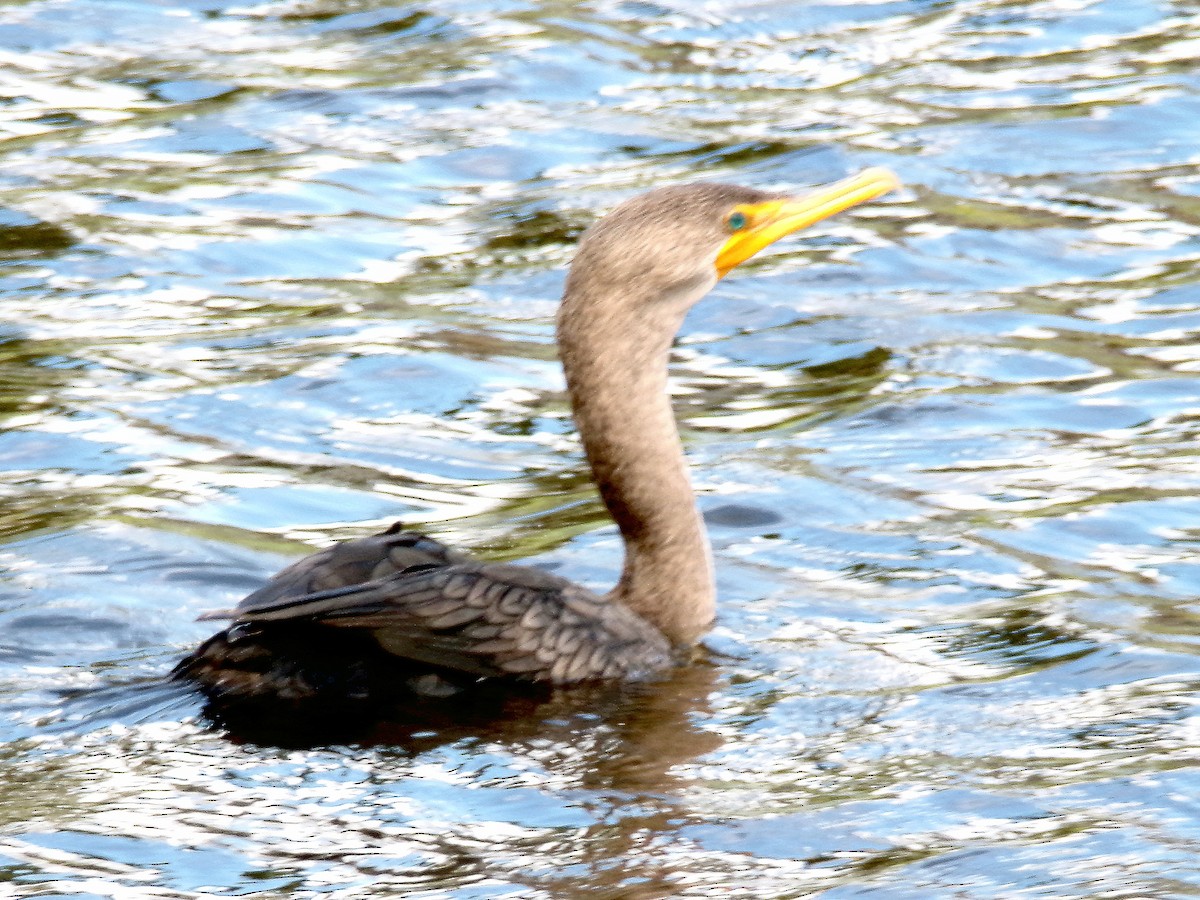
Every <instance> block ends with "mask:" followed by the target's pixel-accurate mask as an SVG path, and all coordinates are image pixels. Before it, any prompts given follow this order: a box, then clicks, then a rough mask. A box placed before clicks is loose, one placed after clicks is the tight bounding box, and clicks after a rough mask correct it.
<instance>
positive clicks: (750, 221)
mask: <svg viewBox="0 0 1200 900" xmlns="http://www.w3.org/2000/svg"><path fill="white" fill-rule="evenodd" d="M899 186H900V180H899V179H898V178H897V177H896V176H895V175H894V174H893V173H892V172H890V171H889V170H887V169H882V168H871V169H865V170H863V171H862V172H860V173H858V174H857V175H854V176H852V177H850V178H846V179H844V180H842V181H838V182H836V183H834V184H831V185H829V186H827V187H823V188H820V189H818V190H816V191H814V192H813V193H811V194H809V195H808V196H807V197H801V198H799V199H795V200H793V199H784V200H768V201H767V202H765V203H743V204H741V205H740V206H737V207H735V208H734V209H733V211H732V214H731V216H730V227H732V228H734V229H735V230H734V232H733V234H732V235H731V236H730V238H729V240H728V241H726V242H725V246H724V247H722V248H721V252H720V253H718V254H717V277H718V278H724V277H725V276H726V275H727V274H728V273H729V272H730V270H731V269H733V268H734V267H736V266H739V265H741V264H742V263H744V262H745V261H746V260H748V259H749V258H750V257H752V256H753V255H754V254H755V253H757V252H758V251H759V250H762V249H763V248H764V247H766V246H768V245H770V244H773V243H775V242H776V241H777V240H779V239H780V238H781V237H783V236H784V235H788V234H791V233H792V232H793V231H798V230H799V229H801V228H807V227H808V226H809V225H812V224H814V223H816V222H820V221H821V220H822V219H828V218H829V217H830V216H832V215H834V214H835V213H840V212H841V211H842V210H845V209H849V208H850V207H852V206H858V205H859V204H860V203H866V202H867V201H868V200H874V199H875V198H876V197H879V196H881V195H882V194H886V193H887V192H888V191H891V190H895V189H896V188H898V187H899Z"/></svg>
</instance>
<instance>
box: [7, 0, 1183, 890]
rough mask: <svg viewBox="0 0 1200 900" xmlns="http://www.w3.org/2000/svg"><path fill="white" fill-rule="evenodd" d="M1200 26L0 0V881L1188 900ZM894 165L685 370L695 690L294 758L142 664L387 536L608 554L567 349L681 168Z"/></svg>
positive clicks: (716, 8) (572, 560)
mask: <svg viewBox="0 0 1200 900" xmlns="http://www.w3.org/2000/svg"><path fill="white" fill-rule="evenodd" d="M1198 58H1200V3H1196V2H1195V0H1175V2H1168V0H1161V2H1151V0H1042V2H1036V0H1024V2H1023V0H963V2H953V0H943V2H931V0H892V2H877V3H850V2H835V0H830V2H828V3H824V4H800V3H784V2H757V3H755V2H737V0H730V2H726V3H721V4H699V3H684V2H675V0H661V2H625V3H620V2H607V0H597V2H590V3H555V2H546V3H524V2H501V3H479V2H469V0H461V2H453V0H447V2H431V3H422V4H399V5H389V4H386V3H382V2H372V0H360V2H346V0H336V2H335V0H309V2H303V0H293V2H264V3H255V2H249V3H233V2H228V0H190V2H187V0H184V2H161V3H159V2H152V0H124V2H120V3H113V2H109V0H92V2H86V0H30V2H19V3H16V2H14V3H5V4H3V5H2V6H0V89H2V90H0V96H2V97H3V103H2V104H0V133H2V134H3V141H2V142H0V153H2V155H3V165H2V166H0V265H2V267H3V273H4V279H3V295H2V302H3V310H4V315H3V324H0V416H2V418H3V425H2V429H3V430H2V431H0V467H2V468H3V472H4V477H3V480H2V481H0V496H2V497H3V503H2V505H0V538H2V540H3V542H4V543H3V545H0V568H2V573H3V574H2V575H0V896H10V895H11V896H16V897H72V898H78V897H84V898H92V897H102V898H197V897H210V896H234V895H236V896H246V897H331V898H332V897H338V898H352V897H353V898H358V897H398V896H405V897H430V898H456V900H457V898H494V897H511V898H560V897H562V898H571V897H608V898H635V900H637V898H658V897H722V898H731V897H752V898H760V897H802V896H812V895H820V896H822V897H827V898H839V900H844V898H852V897H887V898H913V900H917V898H929V897H955V898H998V897H1038V898H1057V897H1077V898H1083V897H1107V898H1147V897H1155V898H1157V897H1176V896H1200V864H1198V863H1197V858H1198V855H1200V800H1198V799H1197V797H1198V796H1200V777H1198V773H1200V766H1198V763H1200V759H1198V757H1200V725H1198V724H1197V723H1198V720H1197V718H1196V714H1195V705H1196V689H1197V687H1198V686H1200V660H1198V658H1197V651H1198V650H1200V605H1198V602H1197V599H1196V598H1197V597H1198V596H1200V567H1198V566H1197V563H1196V562H1195V560H1196V558H1197V549H1198V545H1200V444H1198V443H1197V437H1198V435H1200V379H1198V374H1197V373H1198V371H1200V343H1198V341H1197V336H1198V334H1200V168H1198V166H1197V163H1198V161H1200V73H1198V67H1197V59H1198ZM868 165H886V166H890V167H892V168H893V169H895V170H896V171H897V172H898V173H899V174H900V176H901V177H902V178H903V180H904V181H905V183H906V187H905V189H904V190H903V191H901V192H900V193H898V194H896V195H893V196H892V197H890V198H888V199H886V200H885V201H882V202H879V203H876V204H873V205H871V206H869V207H864V208H862V209H860V210H858V211H855V212H854V213H851V214H848V215H845V216H842V217H839V218H838V219H836V220H833V221H831V222H828V223H825V224H823V225H821V226H819V227H818V228H816V229H814V230H813V231H811V232H810V233H809V234H808V235H807V236H805V237H804V238H803V239H793V240H790V241H787V242H783V243H781V244H780V245H778V246H776V247H775V248H773V249H772V250H771V251H770V252H769V253H766V254H764V255H763V256H762V257H761V258H759V259H757V260H756V261H754V262H753V263H751V264H749V265H747V266H745V267H744V268H743V269H742V270H740V271H739V273H737V274H736V275H735V277H731V278H729V279H728V280H726V281H725V282H723V283H722V284H721V285H720V286H719V288H718V289H717V290H716V291H715V292H714V295H713V296H712V297H711V298H709V300H707V301H706V302H705V303H704V304H702V305H701V306H700V307H698V308H697V309H696V310H695V312H694V313H693V315H692V316H691V317H690V318H689V320H688V324H687V326H686V328H685V331H684V334H683V335H682V336H681V338H680V341H679V344H678V347H677V350H676V352H675V354H674V358H673V372H674V376H675V379H676V385H677V398H676V400H677V407H678V411H679V414H680V417H681V420H682V423H683V430H684V438H685V442H686V444H687V446H688V450H689V454H690V456H691V460H692V464H693V471H694V478H695V482H696V486H697V489H698V491H699V492H700V501H701V504H702V506H703V508H704V510H705V513H706V515H707V516H708V517H709V520H710V528H711V532H712V539H713V544H714V553H715V557H716V561H717V566H718V570H719V573H720V575H719V577H720V589H721V612H720V620H719V623H718V627H717V628H716V629H715V631H714V633H713V634H712V636H711V638H710V640H709V646H710V647H711V648H712V650H713V651H714V652H713V654H712V660H711V663H710V664H709V665H703V666H696V667H694V668H691V669H687V670H685V671H682V672H680V673H679V674H678V675H677V676H676V677H675V678H673V679H671V680H669V681H668V682H666V683H664V684H661V685H655V686H652V687H651V688H648V689H645V690H641V691H637V692H633V693H629V694H627V695H624V696H619V697H615V698H614V697H607V698H605V699H604V700H603V702H598V703H597V704H595V705H592V704H591V703H590V702H585V701H584V700H583V699H582V698H574V699H571V698H567V699H564V700H563V701H562V702H561V703H557V702H556V703H555V704H552V705H550V706H548V707H544V708H542V709H539V710H537V711H535V712H534V713H531V714H529V715H526V716H517V717H515V718H512V719H510V720H508V721H505V722H503V723H496V724H491V725H487V724H478V725H476V726H474V727H472V726H470V725H464V726H462V727H459V728H441V727H438V728H435V727H430V728H427V729H425V730H424V731H421V730H418V731H417V732H416V733H415V734H414V733H413V730H412V728H411V727H409V728H407V729H406V730H405V729H402V730H401V731H397V732H396V733H392V734H389V733H388V732H387V731H386V730H384V731H383V732H382V733H379V734H376V735H373V736H372V738H371V739H370V740H366V739H360V740H354V741H348V742H346V743H336V742H334V743H330V744H326V745H320V746H316V747H311V746H308V747H305V746H300V747H296V746H292V747H287V746H279V745H277V744H271V743H267V742H261V741H260V742H255V741H249V742H247V741H244V740H236V739H234V738H233V737H231V736H230V735H227V734H224V733H222V731H221V730H220V729H218V728H216V727H214V726H212V725H211V724H209V723H208V722H206V721H205V720H204V719H203V718H202V717H201V715H200V708H201V704H200V701H199V700H198V698H197V697H196V696H195V695H193V694H192V693H190V692H188V691H187V690H184V689H181V688H178V687H176V686H173V685H168V684H166V683H165V682H164V676H165V674H166V673H167V672H168V671H169V670H170V668H171V666H172V665H173V664H174V662H175V661H176V660H177V659H178V658H179V657H180V655H181V654H183V653H184V652H186V650H187V649H188V648H189V647H191V646H193V645H194V644H195V643H196V642H197V641H198V640H200V639H201V638H203V637H204V636H206V635H207V634H208V633H209V632H210V630H211V628H210V626H209V625H206V624H205V623H197V622H195V621H194V618H195V616H196V615H197V614H198V613H199V612H200V611H202V610H205V609H210V608H213V607H219V606H222V605H227V604H229V603H231V602H233V601H235V600H236V599H237V598H238V597H239V596H241V595H242V594H244V593H246V592H247V591H249V590H251V589H253V588H254V587H255V586H257V585H258V584H260V583H261V582H262V580H263V579H264V578H266V577H267V576H268V575H270V574H271V573H272V572H274V571H275V570H276V569H278V568H279V567H280V566H281V565H282V564H283V563H284V562H285V561H286V560H288V559H289V558H291V557H293V556H294V555H296V554H298V553H300V552H302V551H303V550H305V549H306V548H309V547H313V546H322V545H324V544H326V543H327V542H329V541H332V540H334V539H337V538H343V537H349V536H354V535H360V534H364V533H368V532H370V531H372V530H375V529H378V528H379V527H380V526H382V525H385V524H387V523H390V522H391V521H392V520H393V519H396V518H403V519H404V520H405V521H407V522H410V523H412V524H414V525H418V526H420V527H421V528H423V529H425V530H427V531H429V532H430V533H432V534H434V535H436V536H438V537H440V538H443V539H446V540H449V541H453V542H457V543H459V544H461V545H463V546H466V547H468V548H470V549H472V550H474V551H475V552H477V553H478V554H480V555H481V556H484V557H486V558H492V559H497V558H511V557H519V556H532V557H536V558H537V559H538V560H539V561H541V562H543V563H546V564H551V565H556V566H559V567H561V570H562V571H564V572H569V573H571V574H573V575H575V576H577V577H578V578H580V579H582V580H585V581H587V582H588V583H589V584H593V585H595V586H603V585H604V584H605V583H606V581H607V580H608V579H609V578H611V576H612V573H613V571H614V570H615V569H616V568H617V567H618V565H619V546H618V543H617V540H616V537H615V532H614V530H613V528H612V527H611V526H610V525H609V524H608V522H607V520H606V519H605V517H604V515H603V510H602V507H601V506H600V504H599V502H598V500H597V499H596V496H595V493H594V491H593V489H592V488H591V486H590V482H589V479H588V476H587V472H586V469H585V466H584V464H583V462H582V458H581V454H580V451H579V448H578V445H577V444H576V442H575V440H574V437H573V435H572V431H571V428H570V427H569V421H568V417H567V410H566V406H565V402H564V398H563V394H562V380H561V376H560V374H559V371H558V368H557V364H556V362H555V356H554V350H553V345H552V329H551V322H552V317H553V313H554V309H555V305H556V302H557V297H558V293H559V291H560V289H561V285H562V278H563V269H564V265H565V264H566V262H567V261H568V260H569V258H570V254H571V247H572V245H573V242H574V240H575V238H576V237H577V236H578V234H579V232H580V231H581V230H582V229H583V228H584V227H586V226H587V224H588V223H589V222H591V221H593V220H594V218H595V217H596V216H597V215H598V214H600V213H601V212H603V211H604V210H605V209H608V208H610V207H611V206H612V205H614V204H615V203H617V202H618V201H619V200H621V199H623V198H625V197H628V196H630V195H632V194H634V193H636V192H638V191H640V190H643V189H646V188H648V187H650V186H652V185H657V184H662V183H669V182H678V181H685V180H693V179H722V180H731V181H738V182H742V183H746V184H752V185H756V186H769V187H781V188H788V189H799V188H801V187H803V186H804V185H807V184H811V183H816V182H822V181H828V180H832V179H834V178H837V177H841V176H842V175H844V174H846V173H848V172H852V171H856V170H858V169H860V168H863V167H866V166H868Z"/></svg>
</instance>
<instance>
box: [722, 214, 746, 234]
mask: <svg viewBox="0 0 1200 900" xmlns="http://www.w3.org/2000/svg"><path fill="white" fill-rule="evenodd" d="M727 224H728V225H729V230H730V231H741V230H742V229H743V228H745V227H746V214H745V213H742V212H735V213H734V214H733V215H731V216H730V217H729V221H728V223H727Z"/></svg>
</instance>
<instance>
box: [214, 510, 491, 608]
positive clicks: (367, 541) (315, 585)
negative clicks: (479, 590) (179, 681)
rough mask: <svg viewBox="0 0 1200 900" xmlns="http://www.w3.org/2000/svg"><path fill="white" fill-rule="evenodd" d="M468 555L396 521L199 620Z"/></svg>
mask: <svg viewBox="0 0 1200 900" xmlns="http://www.w3.org/2000/svg"><path fill="white" fill-rule="evenodd" d="M469 559H470V557H469V556H467V555H466V554H465V553H460V552H458V551H455V550H451V549H450V548H449V547H447V546H446V545H445V544H442V543H440V542H438V541H435V540H433V539H432V538H428V537H425V535H423V534H418V533H417V532H415V531H405V530H404V526H403V524H402V523H400V522H397V523H395V524H394V525H392V527H391V528H389V529H388V530H387V531H384V532H381V533H380V534H374V535H371V536H370V537H365V538H358V539H356V540H352V541H342V542H341V543H338V544H334V545H333V546H332V547H327V548H325V549H324V550H318V551H317V552H316V553H310V554H309V555H308V556H304V557H301V558H300V559H298V560H296V561H295V562H294V563H292V564H291V565H290V566H288V567H286V568H285V569H283V570H282V571H281V572H279V573H278V574H277V575H275V577H274V578H272V579H271V580H270V581H268V582H267V583H266V584H264V585H263V586H262V587H261V588H259V589H258V590H257V591H255V592H254V593H252V594H250V595H249V596H247V597H245V598H244V599H243V600H242V601H241V602H240V603H239V604H238V605H237V608H236V609H232V610H228V609H221V610H214V611H212V612H206V613H204V614H203V615H201V616H200V619H201V620H208V619H236V618H238V617H240V616H241V615H242V614H243V613H251V612H254V611H255V610H256V609H258V608H259V607H270V606H272V605H274V604H275V603H277V602H278V601H280V600H286V599H288V598H294V597H303V596H306V595H308V594H315V593H319V592H322V591H331V590H336V589H338V588H344V587H349V586H351V585H360V584H363V583H365V582H368V581H375V580H378V579H380V578H386V577H388V576H389V575H394V574H396V573H397V572H402V571H404V570H405V569H410V568H412V567H413V566H421V565H440V566H444V565H450V564H451V563H455V562H466V561H467V560H469Z"/></svg>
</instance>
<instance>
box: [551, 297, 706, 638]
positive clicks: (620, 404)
mask: <svg viewBox="0 0 1200 900" xmlns="http://www.w3.org/2000/svg"><path fill="white" fill-rule="evenodd" d="M588 293H589V290H588V288H587V286H578V287H573V286H572V285H571V283H570V282H569V283H568V289H567V293H566V294H565V295H564V297H563V305H562V307H561V309H560V312H559V319H558V341H559V348H560V353H561V356H562V363H563V370H564V371H565V373H566V378H567V389H568V391H569V393H570V396H571V401H572V404H573V407H574V415H575V423H576V426H577V427H578V429H579V435H580V437H581V438H582V440H583V448H584V451H585V452H586V454H587V458H588V462H589V463H591V466H592V471H593V473H594V474H595V478H596V483H597V484H598V485H599V488H600V494H601V496H602V497H603V499H604V504H605V505H606V506H607V507H608V511H609V512H610V513H611V514H612V517H613V519H614V520H616V523H617V526H618V527H619V528H620V530H621V535H622V537H623V538H624V540H625V564H624V569H623V571H622V573H621V580H620V581H619V582H618V584H617V586H616V587H615V588H613V591H612V593H611V595H610V596H612V597H613V598H614V599H617V600H620V601H621V602H623V603H625V604H626V605H627V606H629V607H630V608H632V609H633V610H634V611H636V612H637V613H639V614H640V615H641V616H642V617H643V618H645V619H647V620H648V621H650V622H651V623H653V624H654V625H656V626H657V627H658V628H659V629H660V630H661V631H662V632H663V634H664V635H666V637H667V638H668V639H669V640H671V641H672V642H673V643H675V644H676V645H680V646H687V645H690V644H693V643H695V641H696V640H697V639H698V638H699V637H700V635H701V634H702V633H703V632H704V631H705V630H706V629H707V628H708V626H709V625H710V624H711V622H712V619H713V614H714V610H715V597H716V589H715V586H714V581H713V568H712V559H711V556H710V553H709V546H708V538H707V535H706V534H705V530H704V522H703V520H702V519H701V517H700V513H699V510H698V509H697V508H696V502H695V496H694V494H693V492H692V485H691V480H690V479H689V477H688V472H687V464H686V460H685V459H684V455H683V448H682V446H681V444H680V441H679V433H678V431H677V430H676V427H675V417H674V415H673V413H672V410H671V404H670V399H669V397H668V394H667V362H668V354H669V352H670V348H671V341H672V339H673V338H674V336H675V333H676V332H677V331H678V329H679V326H680V325H681V324H682V319H683V315H684V313H685V312H686V305H684V304H681V303H672V302H668V301H664V300H663V299H662V298H645V299H644V300H642V299H641V298H637V299H638V302H636V303H635V302H628V301H629V300H630V299H631V298H625V300H626V302H623V303H621V304H620V305H619V308H618V309H617V310H615V311H614V310H613V308H612V306H611V305H606V304H605V303H603V302H596V301H597V299H598V298H593V297H589V296H588Z"/></svg>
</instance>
